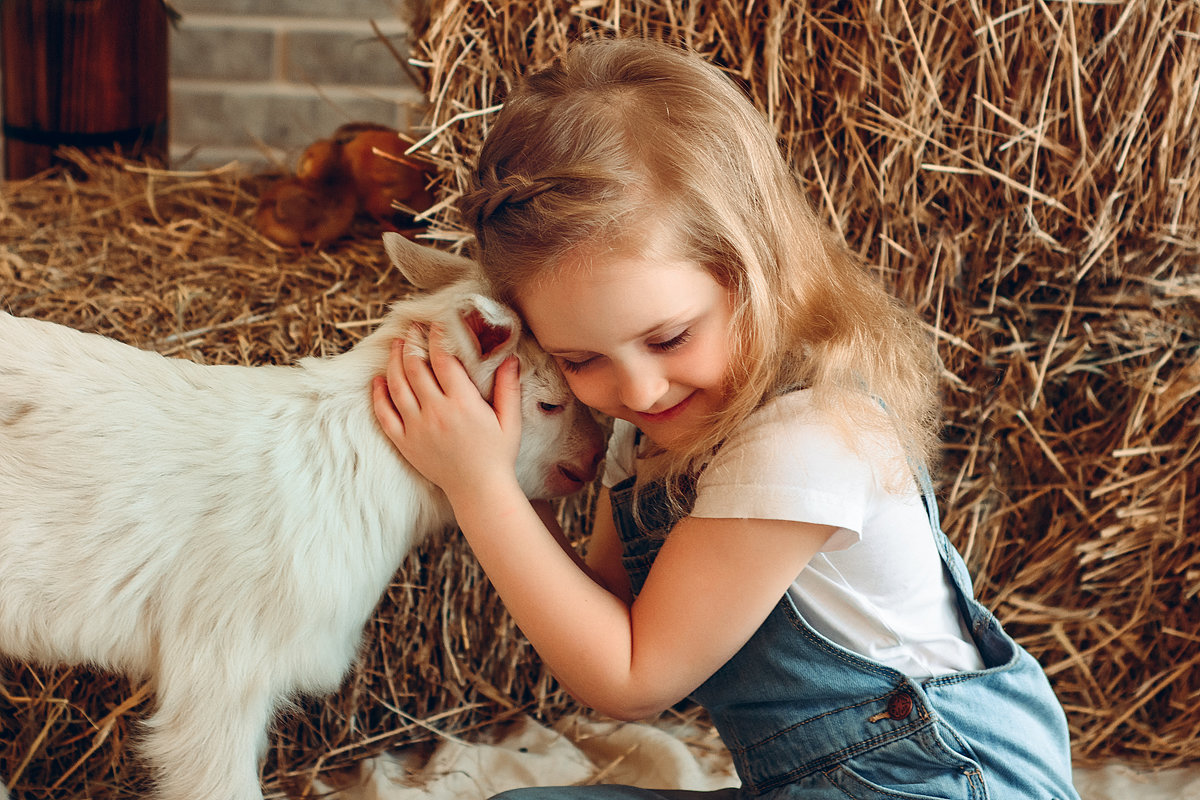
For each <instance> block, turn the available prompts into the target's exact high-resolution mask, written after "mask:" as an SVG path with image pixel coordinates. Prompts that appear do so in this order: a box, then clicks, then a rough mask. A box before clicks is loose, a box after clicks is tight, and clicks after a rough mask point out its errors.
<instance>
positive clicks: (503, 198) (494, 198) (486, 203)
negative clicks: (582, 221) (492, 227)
mask: <svg viewBox="0 0 1200 800" xmlns="http://www.w3.org/2000/svg"><path fill="white" fill-rule="evenodd" d="M556 186H557V183H556V182H555V181H553V180H551V179H548V178H534V179H530V178H527V177H525V176H524V175H509V176H508V177H507V178H505V179H504V180H503V181H500V184H499V185H498V186H496V187H495V188H490V187H487V186H483V187H480V188H479V189H476V190H475V191H473V192H469V193H467V194H465V195H463V197H462V198H461V199H460V200H459V201H458V210H459V212H460V213H461V214H462V216H463V219H464V220H465V221H466V222H467V223H468V224H470V225H471V226H472V227H473V228H474V229H475V230H476V231H479V230H480V229H481V228H482V227H483V225H484V224H485V223H486V222H487V221H488V220H489V219H491V218H492V217H493V216H494V215H495V214H496V213H497V212H498V211H500V210H501V209H503V208H505V207H508V206H514V205H520V204H522V203H527V202H529V201H530V200H532V199H533V198H535V197H537V196H538V195H540V194H543V193H544V192H548V191H550V190H552V189H554V188H556Z"/></svg>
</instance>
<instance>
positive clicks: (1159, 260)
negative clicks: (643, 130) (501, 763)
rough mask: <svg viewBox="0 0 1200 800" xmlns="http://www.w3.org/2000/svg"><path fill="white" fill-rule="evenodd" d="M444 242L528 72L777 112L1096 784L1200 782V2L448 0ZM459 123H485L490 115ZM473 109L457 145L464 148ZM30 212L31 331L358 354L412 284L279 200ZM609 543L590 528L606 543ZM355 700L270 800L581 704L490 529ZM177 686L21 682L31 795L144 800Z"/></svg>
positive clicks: (193, 199)
mask: <svg viewBox="0 0 1200 800" xmlns="http://www.w3.org/2000/svg"><path fill="white" fill-rule="evenodd" d="M426 11H427V12H428V18H427V20H426V21H425V23H424V24H423V26H422V27H421V28H420V30H419V31H418V33H419V36H417V37H416V38H415V40H414V44H413V46H414V56H415V61H416V62H417V67H418V69H420V70H422V73H423V74H424V75H425V76H426V78H427V80H428V94H429V97H430V100H431V112H430V122H431V127H432V128H434V129H436V130H438V133H437V135H436V136H434V138H433V139H432V140H431V142H430V143H429V144H428V145H427V147H426V151H427V154H428V155H429V156H430V157H432V158H433V159H435V160H436V161H437V163H438V164H439V166H440V168H441V170H442V177H441V181H440V185H439V186H438V192H439V196H440V197H441V198H442V201H443V202H442V204H441V205H440V206H439V207H438V208H436V209H435V212H434V213H433V214H432V217H433V222H434V227H435V233H436V236H437V237H438V238H441V239H443V240H446V241H448V242H453V241H458V240H460V239H462V232H461V227H460V224H459V221H458V220H457V219H456V217H455V216H454V214H453V212H452V210H451V209H450V206H449V204H450V203H451V202H452V201H453V199H454V198H455V197H456V196H457V194H458V193H459V192H460V191H461V190H462V187H463V183H464V180H465V174H466V169H467V165H468V164H469V163H470V162H471V160H472V158H473V156H474V153H475V152H476V150H477V148H478V145H479V142H480V140H481V137H482V135H483V134H484V133H485V132H486V130H487V127H488V124H489V119H490V117H489V116H488V115H487V114H479V115H476V116H467V115H469V114H472V113H473V112H478V111H480V110H484V109H487V108H490V107H492V106H494V105H495V104H496V103H497V102H500V101H501V100H502V99H503V96H504V93H505V91H506V89H507V87H508V85H510V81H511V78H512V75H513V74H514V73H516V72H520V71H521V70H523V69H525V68H526V67H527V66H530V65H536V64H542V63H546V62H547V61H549V60H550V59H551V58H552V57H553V56H554V54H555V53H557V52H560V51H561V49H562V48H563V47H565V46H566V44H567V43H568V42H569V41H571V40H573V39H575V38H579V37H586V36H596V35H612V34H613V33H614V32H619V33H621V34H637V35H647V36H652V37H656V38H664V39H668V40H671V41H679V42H684V43H686V44H688V45H690V46H692V47H694V48H696V49H697V50H699V51H701V52H703V53H705V54H706V55H708V56H709V57H710V58H712V60H714V61H715V62H716V63H719V64H721V65H723V66H724V67H726V68H727V69H729V71H730V72H731V73H732V74H733V75H734V76H735V77H737V79H738V80H739V81H740V82H742V84H743V85H744V86H745V87H746V90H747V91H748V92H749V93H750V95H751V96H752V97H753V98H754V99H755V102H756V103H757V104H758V105H759V106H760V108H762V109H763V110H764V112H765V113H767V114H768V115H769V117H770V119H771V120H772V121H773V122H774V124H775V126H776V128H777V130H778V132H779V136H780V141H781V144H782V146H783V147H784V148H785V149H786V151H787V152H788V153H789V154H790V156H791V157H792V160H793V161H794V163H795V166H796V169H797V172H798V174H799V175H800V176H801V179H802V180H803V181H804V183H805V185H806V186H807V187H808V188H809V190H810V191H811V195H812V198H813V201H814V203H816V204H817V206H818V207H819V208H820V209H821V210H822V211H823V213H824V214H825V216H826V218H827V219H828V221H829V222H830V224H831V225H832V226H834V227H835V229H836V230H837V231H838V232H839V233H840V234H841V235H842V236H843V237H844V238H845V239H846V241H847V242H848V243H849V244H850V245H851V247H853V248H854V249H855V250H857V251H858V252H860V253H861V254H862V255H863V256H864V258H865V259H866V260H867V261H868V262H869V263H871V264H873V265H875V267H876V268H877V270H878V272H879V274H880V276H881V278H882V279H883V280H885V281H886V282H887V283H888V284H889V285H890V286H892V287H893V288H894V289H895V291H896V292H897V293H898V294H899V295H900V296H901V297H903V298H905V299H906V300H908V301H910V302H912V303H914V304H915V305H916V306H917V307H918V308H919V309H920V311H921V313H922V314H923V315H924V318H925V319H926V320H927V322H928V324H929V327H930V331H931V336H932V337H933V338H935V339H936V341H937V347H938V350H939V353H940V354H941V356H942V359H943V362H944V365H945V375H944V378H945V385H946V393H945V409H946V429H945V437H946V441H947V447H946V453H945V460H944V463H943V465H942V476H941V482H940V488H941V495H942V496H941V502H942V507H943V510H944V517H945V520H944V525H945V528H946V530H947V532H948V533H949V534H950V535H951V537H952V538H953V539H954V540H955V541H956V543H957V544H958V545H959V547H960V548H961V549H962V550H963V551H964V553H965V555H966V556H967V560H968V562H969V564H970V566H971V568H972V571H973V573H974V574H975V575H976V588H977V590H978V592H979V594H980V595H981V597H982V598H983V599H984V600H985V602H987V603H989V604H990V605H992V606H993V607H994V608H996V609H997V611H998V613H999V616H1000V617H1001V618H1002V619H1003V620H1004V622H1005V624H1006V625H1007V626H1008V628H1009V629H1010V630H1011V631H1013V632H1014V633H1015V634H1017V635H1018V637H1019V638H1020V639H1021V641H1022V642H1023V643H1024V644H1025V645H1026V646H1027V647H1028V648H1029V649H1030V650H1031V651H1032V652H1033V653H1034V655H1035V656H1037V657H1038V658H1039V660H1041V661H1042V663H1043V664H1044V665H1045V666H1046V667H1047V669H1048V672H1049V673H1050V676H1051V679H1052V681H1053V682H1054V686H1055V689H1056V691H1057V692H1058V694H1059V697H1060V698H1061V699H1062V700H1063V702H1064V704H1065V705H1066V707H1067V710H1068V715H1069V718H1070V723H1071V728H1072V734H1073V737H1074V745H1075V752H1076V756H1077V759H1078V760H1079V761H1080V762H1083V763H1094V762H1096V761H1099V760H1101V759H1104V758H1108V757H1111V756H1114V755H1119V756H1123V757H1126V758H1131V759H1133V760H1135V761H1138V762H1141V763H1144V764H1152V765H1160V766H1169V765H1175V764H1179V763H1182V762H1186V761H1191V760H1195V759H1196V758H1198V757H1200V670H1198V669H1196V667H1197V664H1198V662H1200V627H1198V625H1197V622H1196V620H1197V619H1200V607H1198V603H1200V601H1198V599H1197V595H1198V594H1200V554H1198V551H1197V550H1198V549H1197V545H1196V534H1197V532H1198V531H1200V510H1198V508H1197V496H1198V495H1200V362H1198V361H1197V358H1196V356H1197V350H1198V349H1200V268H1198V267H1200V203H1198V202H1197V198H1200V163H1198V159H1200V155H1198V154H1200V141H1198V139H1200V100H1198V97H1200V83H1198V82H1197V80H1196V77H1195V76H1196V75H1197V74H1200V3H1197V2H1195V0H1185V1H1184V2H1179V1H1178V0H1175V1H1174V2H1168V1H1167V0H1134V2H1130V3H1124V4H1115V3H1114V4H1110V3H1088V4H1083V3H1065V2H1043V0H1034V2H1031V3H1029V4H1025V5H1017V4H1002V3H986V2H983V0H972V2H968V3H957V2H948V1H946V2H932V0H927V2H923V3H919V4H918V3H901V2H893V1H892V0H884V2H867V1H866V0H850V1H849V2H838V3H827V2H819V3H797V2H792V0H772V1H771V2H768V3H762V4H753V5H750V4H741V5H736V6H735V5H734V4H727V3H713V4H699V3H682V2H679V1H678V0H665V2H655V3H648V2H639V1H638V0H630V1H628V2H618V1H617V0H588V2H583V3H578V4H575V5H573V6H570V7H568V6H567V5H566V4H561V5H560V4H557V3H552V2H550V1H549V0H538V1H537V2H490V3H474V2H458V1H457V0H439V1H438V2H435V3H433V4H432V5H431V6H430V7H429V8H428V9H426ZM456 117H458V119H455V118H456ZM452 119H453V120H454V121H453V122H452V123H451V124H449V125H448V126H446V127H444V128H443V127H441V126H442V125H443V124H444V123H447V122H449V121H450V120H452ZM79 165H80V169H81V170H83V171H84V172H85V173H86V176H87V177H86V180H79V179H77V178H73V177H71V176H70V175H51V176H45V177H41V178H38V179H34V180H31V181H28V182H24V183H21V184H7V185H5V186H4V191H3V192H2V193H0V306H3V307H5V308H6V309H8V310H11V311H14V312H16V313H20V314H24V315H30V316H38V317H42V318H46V319H53V320H56V321H60V322H65V323H68V324H70V325H72V326H74V327H77V328H81V329H85V330H93V331H97V332H100V333H105V334H108V335H112V336H115V337H117V338H119V339H122V340H124V341H128V342H131V343H133V344H137V345H139V346H142V347H146V348H150V349H157V350H159V351H161V352H165V353H170V354H172V355H178V356H182V357H188V358H194V359H197V360H200V361H204V362H207V363H239V364H257V363H267V362H270V363H279V362H288V361H291V360H294V359H295V358H296V357H299V356H302V355H309V354H328V353H333V352H337V351H340V350H342V349H344V348H345V347H346V346H348V345H349V344H351V343H352V342H353V341H355V340H356V339H357V338H359V337H360V336H361V335H362V334H363V333H364V332H365V331H367V330H369V328H370V324H371V321H372V320H374V319H376V318H378V317H379V315H380V314H381V312H382V309H383V308H384V306H385V305H386V304H387V303H388V302H390V301H391V300H393V299H395V298H397V297H399V296H401V295H402V294H404V292H405V291H406V287H405V286H404V285H403V283H402V282H401V281H400V279H399V277H398V276H396V275H394V274H393V273H391V272H390V271H389V270H388V268H387V265H386V259H385V258H384V256H383V254H382V251H381V248H380V247H379V246H378V244H377V242H376V239H375V231H374V230H371V229H369V228H365V227H364V228H360V229H358V230H357V231H356V235H355V236H354V237H353V238H351V239H347V240H343V241H341V242H338V243H336V244H335V245H333V246H331V247H329V248H326V249H324V250H321V251H316V252H309V251H305V252H297V251H282V250H280V249H279V248H277V247H275V246H273V245H271V244H270V243H269V242H266V241H265V240H263V239H262V238H261V237H259V236H258V235H257V234H256V233H255V232H254V230H253V229H252V227H251V225H250V222H249V221H250V218H251V215H252V212H253V207H254V202H255V199H256V196H257V192H258V191H259V190H260V189H261V187H262V186H263V179H262V178H260V177H251V176H246V175H244V174H240V173H239V172H237V171H236V170H228V171H215V172H210V173H202V174H195V175H188V174H180V173H164V172H159V171H154V170H150V169H146V168H142V167H138V166H136V165H130V164H126V163H123V162H113V163H101V164H95V163H91V162H87V161H84V160H82V159H81V160H80V161H79ZM574 527H576V528H580V529H581V528H584V527H586V525H585V524H583V523H579V522H577V521H576V522H575V523H574ZM368 634H369V636H370V641H369V643H368V646H367V647H366V649H365V651H364V655H363V657H362V659H361V663H360V664H359V665H358V666H357V667H356V668H355V670H354V672H353V673H352V674H351V676H350V678H349V679H348V681H347V683H346V685H345V686H344V687H343V689H342V691H340V692H339V693H338V694H337V695H335V696H333V697H332V698H329V699H327V700H325V701H320V702H318V701H309V702H306V703H303V704H302V705H301V706H300V707H299V709H298V711H297V712H296V713H294V714H291V715H288V716H287V717H286V718H284V719H283V720H282V721H281V724H280V726H279V731H278V733H277V735H275V736H274V737H273V738H272V743H271V751H270V754H269V756H268V762H267V764H266V767H265V775H266V782H267V785H268V788H269V789H270V790H271V791H274V792H281V791H289V792H292V793H294V794H296V795H297V796H298V795H299V794H300V793H302V792H303V791H305V790H306V789H307V788H308V786H309V782H310V780H311V778H313V777H315V776H317V775H321V776H322V777H325V778H328V777H329V776H331V775H334V774H336V773H337V771H338V770H340V769H341V768H343V767H347V766H349V765H352V764H353V763H354V762H355V761H356V760H358V759H360V758H362V757H363V756H366V755H369V754H371V753H373V752H376V751H377V750H379V749H383V748H386V747H391V746H395V745H398V744H402V743H406V742H412V741H423V740H428V739H431V738H434V737H435V734H434V733H433V732H432V730H433V729H436V730H440V731H444V732H449V733H454V734H463V735H470V734H471V732H472V731H474V730H476V729H477V728H478V727H480V726H482V725H485V724H487V723H489V722H493V721H497V720H502V719H504V718H505V716H506V715H509V714H512V713H517V712H521V711H531V712H533V713H535V714H539V715H541V716H543V717H547V718H554V717H556V716H559V715H561V714H562V713H564V712H566V711H568V710H572V709H573V706H572V705H571V704H570V702H569V701H568V700H567V698H566V697H565V696H564V695H563V694H562V693H561V692H559V691H558V690H557V689H556V687H555V686H554V684H553V682H552V681H551V680H550V679H549V677H548V676H547V675H546V673H545V672H544V670H542V669H541V668H540V666H539V665H538V664H537V662H536V660H535V659H534V657H533V655H532V653H531V652H530V651H529V649H528V647H527V645H525V644H524V643H523V642H522V641H521V640H520V637H519V635H518V634H517V633H516V632H515V631H514V630H513V628H512V626H511V623H510V622H509V621H508V619H507V618H506V617H505V616H504V614H503V612H502V610H501V609H500V608H499V606H498V603H497V601H496V599H495V598H494V596H493V595H492V594H491V592H490V590H489V589H488V587H487V585H486V580H485V579H484V578H483V577H482V575H481V574H480V573H479V570H478V568H477V566H476V565H475V563H474V561H473V560H472V559H471V558H470V557H469V555H468V554H467V553H466V551H465V548H464V547H463V546H462V544H461V543H460V542H459V541H458V539H457V538H456V537H453V536H450V537H446V538H442V539H437V540H436V541H433V542H430V543H428V544H427V545H426V546H425V547H423V548H422V549H421V550H420V552H419V553H418V554H417V556H416V557H415V558H413V559H410V561H409V563H408V564H407V565H406V566H405V568H403V569H402V570H401V572H400V573H399V574H398V575H397V577H396V580H395V581H394V583H393V585H392V587H391V589H390V590H389V592H388V595H387V597H386V598H385V599H384V601H383V603H382V604H381V606H380V608H379V610H378V613H377V615H376V617H375V619H374V620H373V621H372V623H371V626H370V628H369V630H368ZM146 707H147V695H146V692H145V690H144V688H142V687H138V686H131V685H129V684H128V683H126V682H125V681H123V680H120V679H116V678H112V677H111V676H107V675H102V674H96V673H92V672H88V671H84V670H66V669H45V668H34V667H28V666H25V665H12V664H5V665H3V666H0V776H3V777H4V778H5V779H12V778H13V777H14V776H17V777H16V780H15V785H16V788H17V789H18V791H20V792H24V793H25V796H27V797H39V798H40V797H56V798H57V797H70V796H77V795H82V794H85V793H86V794H88V795H90V796H92V797H108V796H114V797H115V796H129V795H130V794H136V793H137V791H138V790H139V788H140V784H139V781H140V780H141V777H140V772H139V770H138V769H137V767H136V765H134V764H133V763H132V760H131V755H130V753H129V751H128V750H127V748H126V744H127V742H128V740H129V738H130V736H131V734H132V733H133V732H134V730H135V725H136V720H137V719H138V717H139V715H140V714H141V713H144V711H145V710H146Z"/></svg>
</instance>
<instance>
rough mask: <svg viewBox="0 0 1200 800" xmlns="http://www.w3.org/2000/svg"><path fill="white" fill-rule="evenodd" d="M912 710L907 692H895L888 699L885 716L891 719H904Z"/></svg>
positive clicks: (911, 702)
mask: <svg viewBox="0 0 1200 800" xmlns="http://www.w3.org/2000/svg"><path fill="white" fill-rule="evenodd" d="M912 709H913V700H912V696H911V695H910V694H909V693H908V692H897V693H896V694H894V695H892V696H891V698H889V699H888V704H887V715H888V716H889V717H891V718H892V719H904V718H905V717H907V716H908V715H909V714H911V713H912Z"/></svg>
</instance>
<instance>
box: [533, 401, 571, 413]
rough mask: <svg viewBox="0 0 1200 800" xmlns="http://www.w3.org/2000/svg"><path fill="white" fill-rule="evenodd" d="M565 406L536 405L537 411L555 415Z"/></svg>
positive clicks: (552, 404)
mask: <svg viewBox="0 0 1200 800" xmlns="http://www.w3.org/2000/svg"><path fill="white" fill-rule="evenodd" d="M564 408H566V406H564V405H563V404H562V403H538V410H539V411H541V412H542V413H543V414H557V413H559V412H560V411H562V410H563V409H564Z"/></svg>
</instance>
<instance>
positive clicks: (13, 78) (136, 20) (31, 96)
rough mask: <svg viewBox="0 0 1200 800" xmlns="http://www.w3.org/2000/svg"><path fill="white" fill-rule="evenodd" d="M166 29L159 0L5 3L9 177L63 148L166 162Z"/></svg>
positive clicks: (32, 169)
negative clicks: (104, 152)
mask: <svg viewBox="0 0 1200 800" xmlns="http://www.w3.org/2000/svg"><path fill="white" fill-rule="evenodd" d="M167 29H168V25H167V9H166V7H165V5H164V3H163V0H0V35H2V36H3V48H4V49H3V56H2V57H3V80H4V168H5V177H7V178H9V179H17V178H23V177H27V176H29V175H32V174H34V173H37V172H39V171H41V170H43V169H46V168H47V167H49V166H51V165H53V164H55V163H57V160H56V158H55V151H56V150H57V149H58V148H60V147H63V146H72V147H78V148H80V149H83V150H87V151H94V150H112V151H118V152H120V153H122V154H123V155H126V156H129V157H132V158H147V159H152V160H157V161H159V162H162V163H165V162H166V158H167V108H168V106H167V103H168V98H167V71H168V65H167V33H168V31H167Z"/></svg>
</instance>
